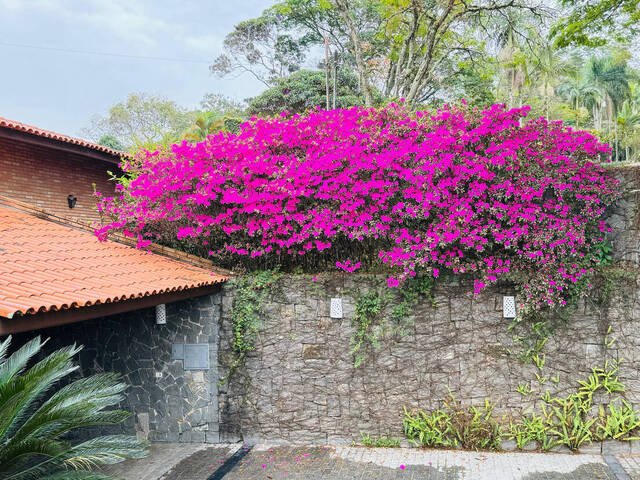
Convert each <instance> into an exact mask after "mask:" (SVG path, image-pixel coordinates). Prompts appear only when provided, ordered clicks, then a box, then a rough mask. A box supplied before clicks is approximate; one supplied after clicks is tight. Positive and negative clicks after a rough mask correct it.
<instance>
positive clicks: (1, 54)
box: [0, 0, 273, 136]
mask: <svg viewBox="0 0 640 480" xmlns="http://www.w3.org/2000/svg"><path fill="white" fill-rule="evenodd" d="M271 4H273V1H272V0H0V72H2V73H1V74H0V116H2V117H7V118H10V119H12V120H18V121H21V122H25V123H30V124H32V125H36V126H38V127H42V128H47V129H49V130H54V131H57V132H60V133H66V134H69V135H75V136H80V135H81V130H82V128H83V127H86V126H87V125H88V124H89V120H90V118H91V117H92V116H93V115H94V114H105V113H106V112H107V110H108V108H109V107H110V106H111V105H113V104H114V103H115V102H117V101H120V100H124V99H125V98H126V96H127V94H129V93H130V92H147V93H151V94H157V95H162V96H164V97H166V98H168V99H170V100H175V101H176V102H177V103H178V104H180V105H183V106H185V107H189V108H195V107H197V106H198V103H199V101H200V99H201V98H202V96H203V95H204V94H205V93H222V94H225V95H228V96H231V97H234V98H236V99H244V98H247V97H250V96H255V95H256V94H258V93H260V92H261V91H262V90H263V89H264V87H263V86H262V84H260V83H259V82H257V81H256V80H254V79H252V78H250V77H249V76H248V75H245V76H242V77H239V78H225V79H218V78H217V77H215V76H213V75H211V74H210V73H209V69H208V63H210V62H211V61H212V60H213V58H215V57H216V56H217V55H218V54H219V53H220V52H221V48H222V42H223V40H224V37H225V35H226V34H227V33H228V32H229V31H230V30H231V29H232V27H233V25H235V24H236V23H237V22H239V21H241V20H245V19H248V18H252V17H255V16H258V15H259V14H260V13H261V12H262V10H263V9H264V8H266V7H268V6H270V5H271ZM15 45H29V46H33V47H38V48H27V47H23V46H15ZM67 50H81V51H91V52H102V53H111V54H120V55H131V56H140V57H168V58H174V59H183V60H191V62H188V61H183V62H178V61H159V60H150V59H143V58H125V57H117V56H105V55H97V54H84V53H71V52H68V51H67Z"/></svg>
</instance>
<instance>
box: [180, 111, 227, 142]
mask: <svg viewBox="0 0 640 480" xmlns="http://www.w3.org/2000/svg"><path fill="white" fill-rule="evenodd" d="M223 128H224V122H223V121H222V119H221V118H220V117H219V116H218V115H216V114H214V113H212V112H208V113H205V114H203V115H201V116H199V117H198V118H196V121H195V124H194V125H193V126H192V127H191V128H190V129H189V130H187V132H186V133H185V135H184V138H185V140H189V141H193V142H201V141H203V140H204V139H205V138H207V137H208V136H209V135H211V134H213V133H216V132H219V131H220V130H222V129H223Z"/></svg>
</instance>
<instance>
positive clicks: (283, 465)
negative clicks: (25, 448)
mask: <svg viewBox="0 0 640 480" xmlns="http://www.w3.org/2000/svg"><path fill="white" fill-rule="evenodd" d="M181 448H184V447H182V446H180V445H177V446H176V450H175V451H174V452H173V453H172V454H170V456H171V455H173V458H174V460H175V465H174V466H173V468H171V469H169V470H167V471H166V472H164V473H163V474H162V475H161V476H160V477H157V480H208V479H210V480H275V479H282V480H309V479H311V480H314V479H317V480H320V479H322V480H354V479H362V480H375V479H380V480H390V479H392V480H414V479H415V480H418V479H420V480H425V479H428V480H449V479H453V480H594V479H599V480H619V479H618V478H617V477H616V476H615V474H614V473H613V471H612V469H611V468H610V467H609V466H607V464H606V463H605V461H604V460H603V458H602V456H600V455H575V454H573V455H565V454H552V453H546V454H545V453H489V452H469V451H460V450H455V451H454V450H424V449H417V448H410V449H407V448H365V447H327V446H325V447H285V446H269V445H256V446H253V447H248V446H244V445H235V446H219V447H209V448H207V449H199V450H198V451H196V452H195V453H193V454H190V455H187V456H185V455H181V454H180V449H181ZM163 455H164V456H165V458H164V460H163V461H164V462H165V464H166V460H167V458H166V455H167V451H166V450H165V451H164V452H163ZM153 462H154V459H153V457H152V458H149V459H143V460H137V461H135V462H129V463H128V464H127V465H126V466H127V467H130V468H131V469H130V470H129V471H128V470H127V469H126V468H123V467H120V469H119V472H120V473H121V475H122V478H123V479H124V480H156V479H155V478H151V477H138V476H136V475H138V474H139V472H140V471H143V469H142V467H141V465H144V464H145V463H153ZM136 463H137V464H136ZM633 478H634V480H635V478H637V477H633Z"/></svg>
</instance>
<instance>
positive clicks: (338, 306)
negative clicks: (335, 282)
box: [329, 298, 342, 318]
mask: <svg viewBox="0 0 640 480" xmlns="http://www.w3.org/2000/svg"><path fill="white" fill-rule="evenodd" d="M329 316H330V317H331V318H342V299H341V298H332V299H331V307H330V309H329Z"/></svg>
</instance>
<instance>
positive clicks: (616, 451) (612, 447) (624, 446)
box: [602, 440, 631, 455]
mask: <svg viewBox="0 0 640 480" xmlns="http://www.w3.org/2000/svg"><path fill="white" fill-rule="evenodd" d="M629 453H631V444H630V443H629V442H625V441H618V440H605V441H604V442H602V454H603V455H625V454H627V455H628V454H629Z"/></svg>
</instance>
